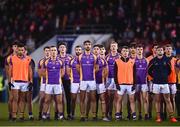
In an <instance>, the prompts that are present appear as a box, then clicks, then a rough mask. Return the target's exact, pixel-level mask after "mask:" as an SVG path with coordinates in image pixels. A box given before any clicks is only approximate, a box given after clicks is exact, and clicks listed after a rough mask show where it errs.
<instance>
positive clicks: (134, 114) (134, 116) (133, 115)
mask: <svg viewBox="0 0 180 127" xmlns="http://www.w3.org/2000/svg"><path fill="white" fill-rule="evenodd" d="M132 119H133V120H136V112H133V113H132Z"/></svg>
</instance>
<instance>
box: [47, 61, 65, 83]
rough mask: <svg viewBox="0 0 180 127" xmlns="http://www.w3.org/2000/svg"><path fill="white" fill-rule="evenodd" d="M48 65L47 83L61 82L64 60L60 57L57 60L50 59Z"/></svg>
mask: <svg viewBox="0 0 180 127" xmlns="http://www.w3.org/2000/svg"><path fill="white" fill-rule="evenodd" d="M45 64H46V65H45V66H46V73H47V74H46V79H47V84H60V83H61V75H60V73H61V69H63V67H64V65H63V62H62V61H61V60H59V59H56V60H55V61H53V60H51V59H49V60H48V61H47V63H45Z"/></svg>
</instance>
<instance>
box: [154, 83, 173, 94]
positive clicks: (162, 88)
mask: <svg viewBox="0 0 180 127" xmlns="http://www.w3.org/2000/svg"><path fill="white" fill-rule="evenodd" d="M153 93H155V94H160V93H163V94H168V93H170V90H169V85H168V84H153Z"/></svg>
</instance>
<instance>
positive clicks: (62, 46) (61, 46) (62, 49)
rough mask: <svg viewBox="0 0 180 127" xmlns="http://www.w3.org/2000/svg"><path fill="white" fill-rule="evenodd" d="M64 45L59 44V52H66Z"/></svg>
mask: <svg viewBox="0 0 180 127" xmlns="http://www.w3.org/2000/svg"><path fill="white" fill-rule="evenodd" d="M66 50H67V49H66V46H65V45H60V46H59V51H60V52H61V53H65V52H66Z"/></svg>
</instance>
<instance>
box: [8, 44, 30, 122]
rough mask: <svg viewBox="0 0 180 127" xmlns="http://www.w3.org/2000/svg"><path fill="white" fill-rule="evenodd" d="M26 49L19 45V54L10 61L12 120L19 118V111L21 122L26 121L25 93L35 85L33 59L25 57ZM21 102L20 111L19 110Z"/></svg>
mask: <svg viewBox="0 0 180 127" xmlns="http://www.w3.org/2000/svg"><path fill="white" fill-rule="evenodd" d="M24 53H25V47H24V45H23V44H18V53H17V55H14V56H12V57H11V59H10V66H9V79H8V80H9V86H10V87H11V89H12V96H13V101H12V120H13V121H15V120H16V118H17V116H16V115H17V111H19V113H20V116H19V117H20V120H24V109H25V93H26V92H27V91H28V90H29V88H30V87H32V85H33V83H32V82H33V78H32V68H31V58H30V57H27V56H25V55H24ZM18 102H19V110H18Z"/></svg>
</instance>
